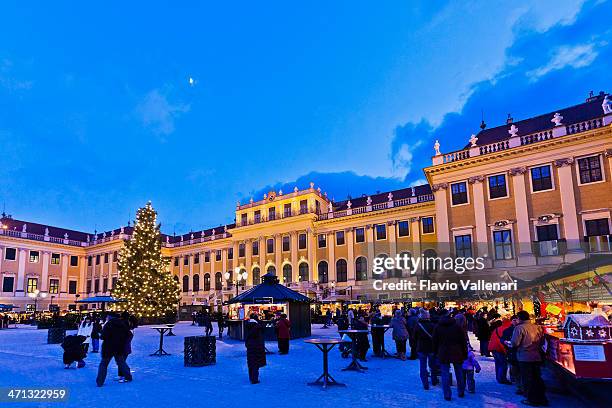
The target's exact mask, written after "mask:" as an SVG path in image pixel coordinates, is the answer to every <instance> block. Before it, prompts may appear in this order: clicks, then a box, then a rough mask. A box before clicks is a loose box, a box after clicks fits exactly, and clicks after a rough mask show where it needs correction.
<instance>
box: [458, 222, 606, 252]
mask: <svg viewBox="0 0 612 408" xmlns="http://www.w3.org/2000/svg"><path fill="white" fill-rule="evenodd" d="M584 225H585V233H586V235H585V238H589V237H601V236H609V235H610V223H609V221H608V219H607V218H599V219H593V220H585V222H584ZM536 235H537V242H539V243H542V242H551V241H558V240H559V230H558V228H557V224H548V225H538V226H536ZM454 240H455V256H457V257H464V258H467V257H472V236H471V235H456V236H455V238H454ZM493 248H494V254H495V259H496V260H505V259H512V258H513V257H514V254H513V245H512V233H511V231H510V230H509V229H507V230H498V231H493ZM541 248H547V247H544V246H541ZM540 255H544V256H545V255H559V252H558V248H557V247H556V246H555V247H554V248H551V249H549V250H547V251H546V252H544V253H540Z"/></svg>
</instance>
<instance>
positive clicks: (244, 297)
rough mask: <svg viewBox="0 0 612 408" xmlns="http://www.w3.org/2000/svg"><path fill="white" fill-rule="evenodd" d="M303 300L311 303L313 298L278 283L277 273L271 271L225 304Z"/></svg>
mask: <svg viewBox="0 0 612 408" xmlns="http://www.w3.org/2000/svg"><path fill="white" fill-rule="evenodd" d="M285 302H302V303H310V302H312V299H310V298H309V297H308V296H304V295H302V294H301V293H299V292H296V291H295V290H292V289H289V288H288V287H286V286H284V285H281V284H280V283H278V278H277V277H276V275H272V274H270V273H268V274H265V275H264V276H263V277H262V283H260V284H259V285H257V286H255V287H253V288H251V289H249V290H247V291H246V292H243V293H241V294H239V295H238V296H236V297H233V298H231V299H230V300H228V301H227V302H226V303H225V304H232V303H243V304H261V303H285Z"/></svg>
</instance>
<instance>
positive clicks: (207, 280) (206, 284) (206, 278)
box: [204, 273, 210, 292]
mask: <svg viewBox="0 0 612 408" xmlns="http://www.w3.org/2000/svg"><path fill="white" fill-rule="evenodd" d="M209 290H210V273H207V274H206V275H204V291H205V292H208V291H209Z"/></svg>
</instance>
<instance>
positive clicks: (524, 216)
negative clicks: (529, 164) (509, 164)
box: [510, 167, 536, 266]
mask: <svg viewBox="0 0 612 408" xmlns="http://www.w3.org/2000/svg"><path fill="white" fill-rule="evenodd" d="M526 172H527V168H526V167H515V168H513V169H510V176H511V177H512V188H513V190H514V209H515V212H516V233H517V239H516V241H517V242H518V248H519V253H518V256H517V263H518V265H519V266H527V265H535V264H536V259H535V257H534V256H533V251H532V247H531V231H530V226H529V210H528V208H527V188H526V187H525V173H526Z"/></svg>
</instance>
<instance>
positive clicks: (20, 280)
mask: <svg viewBox="0 0 612 408" xmlns="http://www.w3.org/2000/svg"><path fill="white" fill-rule="evenodd" d="M26 252H27V251H26V250H25V249H23V248H19V257H18V258H17V290H16V291H15V292H16V293H15V295H16V296H25V291H24V285H25V269H26Z"/></svg>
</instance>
